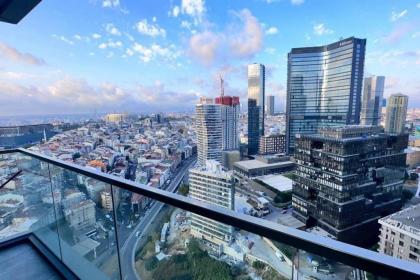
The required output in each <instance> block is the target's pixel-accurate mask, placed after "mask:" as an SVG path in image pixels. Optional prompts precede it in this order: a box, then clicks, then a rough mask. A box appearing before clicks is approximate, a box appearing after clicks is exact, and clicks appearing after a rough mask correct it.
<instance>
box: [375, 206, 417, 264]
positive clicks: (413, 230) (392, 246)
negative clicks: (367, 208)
mask: <svg viewBox="0 0 420 280" xmlns="http://www.w3.org/2000/svg"><path fill="white" fill-rule="evenodd" d="M379 224H380V225H381V229H380V233H379V249H378V251H379V252H380V253H383V254H386V255H390V256H394V257H397V258H399V259H403V260H408V261H413V262H418V263H420V205H415V206H412V207H410V208H407V209H404V210H401V211H399V212H397V213H394V214H392V215H389V216H387V217H384V218H382V219H380V220H379Z"/></svg>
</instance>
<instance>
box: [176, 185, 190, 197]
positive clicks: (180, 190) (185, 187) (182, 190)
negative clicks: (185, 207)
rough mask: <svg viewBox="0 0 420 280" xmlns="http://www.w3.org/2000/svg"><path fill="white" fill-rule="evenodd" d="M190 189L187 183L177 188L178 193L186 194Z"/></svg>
mask: <svg viewBox="0 0 420 280" xmlns="http://www.w3.org/2000/svg"><path fill="white" fill-rule="evenodd" d="M189 191H190V186H189V185H188V184H181V186H180V187H179V188H178V193H179V194H181V195H183V196H187V195H188V193H189Z"/></svg>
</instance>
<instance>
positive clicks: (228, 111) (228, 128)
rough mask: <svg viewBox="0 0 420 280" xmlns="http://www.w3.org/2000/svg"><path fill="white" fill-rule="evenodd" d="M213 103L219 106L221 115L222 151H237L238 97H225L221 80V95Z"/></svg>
mask: <svg viewBox="0 0 420 280" xmlns="http://www.w3.org/2000/svg"><path fill="white" fill-rule="evenodd" d="M215 103H216V104H219V105H220V107H221V108H220V110H221V114H222V149H223V150H224V151H226V150H239V111H240V106H239V97H237V96H225V95H224V88H223V79H221V95H220V96H219V97H216V99H215Z"/></svg>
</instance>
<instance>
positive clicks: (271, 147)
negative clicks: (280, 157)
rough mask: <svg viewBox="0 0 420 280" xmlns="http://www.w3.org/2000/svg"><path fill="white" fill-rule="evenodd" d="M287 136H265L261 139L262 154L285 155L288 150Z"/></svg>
mask: <svg viewBox="0 0 420 280" xmlns="http://www.w3.org/2000/svg"><path fill="white" fill-rule="evenodd" d="M285 142H286V136H285V135H284V134H271V135H264V136H262V137H261V138H260V154H261V155H269V154H283V153H285V148H286V143H285Z"/></svg>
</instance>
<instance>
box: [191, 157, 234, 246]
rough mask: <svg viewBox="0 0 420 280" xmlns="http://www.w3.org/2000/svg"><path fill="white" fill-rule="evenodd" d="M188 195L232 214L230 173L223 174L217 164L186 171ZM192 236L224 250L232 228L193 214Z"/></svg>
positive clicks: (208, 164)
mask: <svg viewBox="0 0 420 280" xmlns="http://www.w3.org/2000/svg"><path fill="white" fill-rule="evenodd" d="M189 185H190V189H189V190H190V191H189V194H190V196H191V197H192V198H194V199H197V200H200V201H203V202H206V203H209V204H213V205H217V206H221V207H224V208H227V209H229V210H234V209H235V208H234V198H235V188H234V180H233V176H232V172H229V171H224V170H222V166H221V164H220V163H218V162H216V161H214V160H208V161H206V165H205V166H201V167H198V168H193V169H190V170H189ZM191 218H192V219H191V233H192V234H193V235H194V236H196V237H197V238H199V239H205V240H207V241H209V242H211V243H212V244H214V245H215V248H217V249H218V250H219V252H220V253H221V251H222V250H223V247H222V248H220V247H221V246H223V244H226V243H229V242H230V241H231V239H232V232H233V229H232V227H231V226H228V225H225V224H223V223H220V222H216V221H214V220H212V219H209V218H206V217H203V216H200V215H196V214H192V217H191Z"/></svg>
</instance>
